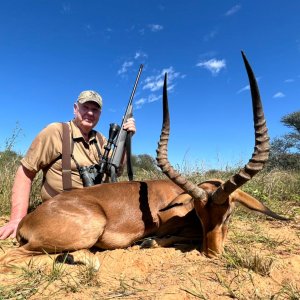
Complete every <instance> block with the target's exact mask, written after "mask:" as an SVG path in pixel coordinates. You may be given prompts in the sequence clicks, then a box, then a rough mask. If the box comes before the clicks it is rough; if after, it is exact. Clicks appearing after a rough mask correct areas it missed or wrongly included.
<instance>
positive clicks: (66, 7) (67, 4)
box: [61, 3, 71, 14]
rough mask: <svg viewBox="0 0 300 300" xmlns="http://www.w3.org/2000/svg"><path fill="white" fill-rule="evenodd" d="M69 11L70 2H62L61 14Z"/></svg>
mask: <svg viewBox="0 0 300 300" xmlns="http://www.w3.org/2000/svg"><path fill="white" fill-rule="evenodd" d="M70 12H71V4H70V3H63V4H62V8H61V13H62V14H69V13H70Z"/></svg>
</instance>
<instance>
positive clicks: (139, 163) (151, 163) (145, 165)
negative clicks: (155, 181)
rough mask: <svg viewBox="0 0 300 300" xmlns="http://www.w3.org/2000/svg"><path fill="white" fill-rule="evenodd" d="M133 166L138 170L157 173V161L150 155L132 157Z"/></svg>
mask: <svg viewBox="0 0 300 300" xmlns="http://www.w3.org/2000/svg"><path fill="white" fill-rule="evenodd" d="M132 166H133V167H134V168H135V169H136V170H137V169H143V170H146V171H153V172H156V171H157V170H158V169H157V166H156V161H155V159H154V158H153V157H152V156H151V155H149V154H139V155H132Z"/></svg>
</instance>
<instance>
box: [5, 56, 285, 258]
mask: <svg viewBox="0 0 300 300" xmlns="http://www.w3.org/2000/svg"><path fill="white" fill-rule="evenodd" d="M242 55H243V59H244V62H245V66H246V69H247V73H248V76H249V81H250V86H251V93H252V102H253V115H254V127H255V150H254V153H253V155H252V158H251V159H250V161H249V163H248V164H247V165H246V166H245V167H244V168H243V169H242V170H241V171H240V172H238V173H237V174H235V175H234V176H232V177H231V178H230V179H229V180H228V181H226V182H222V181H221V180H219V179H212V180H209V181H205V182H203V183H200V184H199V185H196V184H193V183H192V182H190V181H188V180H187V179H186V178H185V177H184V176H182V175H181V174H179V173H177V172H176V171H175V170H174V169H173V168H172V166H171V165H170V163H169V161H168V157H167V142H168V138H169V130H170V128H169V111H168V99H167V80H166V77H165V84H164V93H163V105H164V106H163V108H164V118H163V127H162V132H161V137H160V142H159V146H158V150H157V162H158V165H159V167H160V168H161V169H162V171H163V172H164V173H165V174H166V175H167V176H168V177H169V178H170V180H149V181H133V182H118V183H105V184H101V185H96V186H93V187H88V188H83V189H80V190H78V189H77V190H73V191H69V192H63V193H62V194H59V195H57V196H56V197H54V198H52V199H50V200H48V201H46V202H44V203H43V204H42V205H40V206H39V207H38V208H37V209H36V210H35V211H33V212H32V213H30V214H28V215H27V216H25V217H24V218H23V220H22V221H21V223H20V224H19V227H18V231H17V239H18V241H19V243H20V246H21V247H19V248H17V249H14V250H11V251H10V252H8V253H7V254H6V255H4V256H3V257H2V258H0V264H8V263H11V262H13V261H15V260H18V259H20V258H24V257H29V256H31V255H38V254H43V253H44V252H45V251H46V252H48V253H59V252H66V251H74V250H80V249H88V248H91V247H92V246H96V247H98V248H101V249H116V248H125V247H128V246H130V245H132V244H133V243H135V242H137V241H139V240H141V239H143V238H145V237H152V236H156V237H157V238H156V239H153V240H150V242H148V244H147V245H148V246H149V245H150V246H168V245H170V244H173V243H175V242H176V241H183V240H198V241H199V245H200V246H201V247H200V249H201V251H202V252H203V253H205V254H206V255H208V256H214V255H217V254H220V253H222V250H223V245H224V241H225V239H226V234H227V231H228V222H229V220H230V215H231V213H232V211H233V209H234V205H235V203H236V202H239V203H241V204H242V205H244V206H246V207H248V208H249V209H251V210H255V211H258V212H261V213H264V214H266V215H269V216H271V217H273V218H276V219H280V220H285V218H283V217H281V216H279V215H277V214H276V213H274V212H272V211H271V210H269V209H268V208H267V207H265V206H264V205H263V204H262V203H261V202H259V201H258V200H257V199H255V198H253V197H252V196H250V195H249V194H247V193H245V192H243V191H241V190H240V189H239V187H240V186H242V185H243V184H244V183H245V182H247V181H248V180H250V179H251V178H252V177H253V176H254V175H255V174H256V173H257V172H259V171H260V170H261V169H262V168H263V165H264V163H265V162H266V161H267V159H268V153H269V137H268V133H267V127H266V122H265V119H264V114H263V110H262V105H261V101H260V97H259V92H258V88H257V84H256V81H255V77H254V74H253V72H252V70H251V68H250V66H249V64H248V62H247V60H246V58H245V56H244V54H243V53H242Z"/></svg>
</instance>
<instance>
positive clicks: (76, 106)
mask: <svg viewBox="0 0 300 300" xmlns="http://www.w3.org/2000/svg"><path fill="white" fill-rule="evenodd" d="M78 109H79V107H78V104H77V103H76V102H75V103H74V109H73V112H74V115H76V113H77V111H78Z"/></svg>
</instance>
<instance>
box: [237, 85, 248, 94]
mask: <svg viewBox="0 0 300 300" xmlns="http://www.w3.org/2000/svg"><path fill="white" fill-rule="evenodd" d="M248 90H250V85H249V84H248V85H246V86H244V87H243V88H241V89H240V90H238V91H237V94H240V93H242V92H245V91H248Z"/></svg>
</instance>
